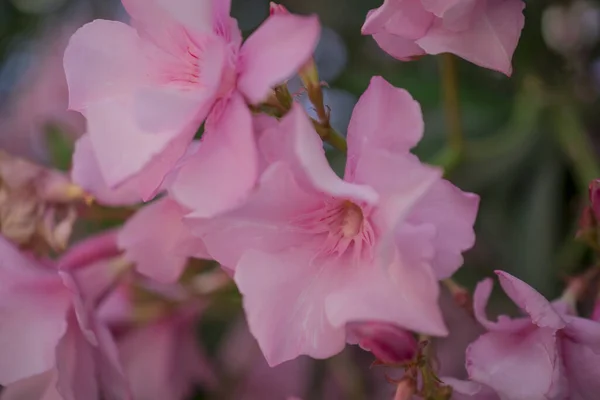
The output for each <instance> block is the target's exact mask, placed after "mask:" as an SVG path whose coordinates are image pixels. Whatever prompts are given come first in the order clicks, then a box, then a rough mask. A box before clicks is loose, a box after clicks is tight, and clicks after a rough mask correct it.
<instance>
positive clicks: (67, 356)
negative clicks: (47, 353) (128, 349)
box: [56, 314, 131, 400]
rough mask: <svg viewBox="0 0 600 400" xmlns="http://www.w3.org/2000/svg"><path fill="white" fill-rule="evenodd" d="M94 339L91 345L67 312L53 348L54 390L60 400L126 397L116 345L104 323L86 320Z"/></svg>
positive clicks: (115, 399) (117, 399) (114, 399)
mask: <svg viewBox="0 0 600 400" xmlns="http://www.w3.org/2000/svg"><path fill="white" fill-rule="evenodd" d="M89 327H90V329H92V330H93V331H94V335H95V337H97V338H98V342H97V344H96V345H95V346H93V345H91V344H90V342H89V341H88V340H87V338H86V335H84V334H82V331H81V330H80V328H79V326H78V322H77V319H76V317H75V316H74V315H73V314H71V317H70V319H69V329H68V330H67V333H66V334H65V336H64V337H63V338H62V339H61V342H60V344H59V345H58V347H57V349H56V358H57V364H56V368H57V370H58V384H57V388H58V391H59V392H60V393H61V395H62V396H63V399H64V400H79V399H86V400H87V399H90V400H96V399H106V400H126V399H130V398H131V397H130V395H129V389H128V386H127V383H126V381H125V376H124V375H123V371H122V369H121V365H120V362H119V360H118V354H117V349H116V347H115V344H114V342H113V339H112V337H111V335H110V333H109V332H108V330H107V329H106V327H104V326H102V325H100V324H98V322H97V321H96V320H95V319H92V320H90V326H89Z"/></svg>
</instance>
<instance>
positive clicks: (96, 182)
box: [71, 134, 141, 206]
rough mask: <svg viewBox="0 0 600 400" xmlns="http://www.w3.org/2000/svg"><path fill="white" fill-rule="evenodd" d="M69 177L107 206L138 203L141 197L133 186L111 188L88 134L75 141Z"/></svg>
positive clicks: (95, 199)
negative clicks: (105, 178)
mask: <svg viewBox="0 0 600 400" xmlns="http://www.w3.org/2000/svg"><path fill="white" fill-rule="evenodd" d="M71 179H73V182H75V183H76V184H78V185H79V186H81V187H82V188H83V189H84V190H85V191H86V192H87V193H89V194H91V195H92V196H94V201H96V202H98V203H100V204H104V205H108V206H126V205H132V204H135V203H139V202H140V201H141V198H140V196H139V194H138V191H137V190H136V189H135V187H131V186H130V185H127V184H126V185H122V186H119V187H117V188H115V189H111V188H109V187H108V185H107V184H106V181H105V180H104V177H103V176H102V172H101V171H100V166H99V165H98V160H97V159H96V154H94V149H93V147H92V142H91V140H90V137H89V135H88V134H85V135H83V136H82V137H81V138H79V140H77V142H76V143H75V153H74V154H73V169H72V170H71Z"/></svg>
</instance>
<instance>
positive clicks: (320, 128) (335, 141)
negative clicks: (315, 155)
mask: <svg viewBox="0 0 600 400" xmlns="http://www.w3.org/2000/svg"><path fill="white" fill-rule="evenodd" d="M313 126H314V127H315V130H316V131H317V133H318V134H319V136H321V139H322V140H323V141H324V142H327V143H329V144H330V145H332V146H333V147H334V148H336V149H338V150H339V151H341V152H342V153H344V154H346V153H347V152H348V143H347V142H346V139H345V138H344V137H343V136H342V135H341V134H339V133H337V132H336V130H335V129H333V128H332V127H331V126H330V125H329V124H327V125H323V124H322V123H320V122H319V121H315V120H313Z"/></svg>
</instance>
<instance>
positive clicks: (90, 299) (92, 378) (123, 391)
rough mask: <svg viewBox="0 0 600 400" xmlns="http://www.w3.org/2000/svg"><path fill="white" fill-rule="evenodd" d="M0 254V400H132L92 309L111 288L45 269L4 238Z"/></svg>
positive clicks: (110, 344)
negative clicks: (3, 388)
mask: <svg viewBox="0 0 600 400" xmlns="http://www.w3.org/2000/svg"><path fill="white" fill-rule="evenodd" d="M0 254H2V257H1V258H0V259H1V261H0V275H2V276H1V279H0V298H1V299H0V303H1V305H0V314H1V315H0V317H1V319H2V321H3V322H2V327H1V328H0V344H1V347H2V348H1V349H0V351H1V352H2V354H4V357H3V358H2V359H3V360H4V362H3V363H0V383H2V384H3V385H8V389H7V390H6V392H3V394H2V399H3V400H6V399H19V398H23V396H26V398H28V399H35V398H36V397H35V396H39V398H40V399H54V398H57V399H58V398H60V399H63V400H78V399H90V400H94V399H99V398H100V395H101V394H103V396H104V397H103V398H106V399H110V400H117V399H128V398H129V395H128V389H127V385H126V381H125V379H124V375H123V371H122V370H121V366H120V364H119V361H118V356H117V352H116V347H115V345H114V342H113V341H112V337H111V336H110V334H109V333H108V331H107V329H106V327H105V326H104V325H103V324H101V323H100V322H99V321H98V320H97V318H96V315H95V313H94V310H93V307H94V304H95V302H96V299H97V298H98V296H99V295H100V294H101V293H102V292H103V291H104V290H105V284H106V283H107V281H105V280H102V279H101V280H93V281H89V280H88V281H87V282H84V281H83V280H85V277H86V276H89V275H87V274H81V275H79V273H80V272H83V271H84V270H79V269H78V270H77V271H73V272H66V271H58V270H56V269H54V268H52V267H51V266H47V265H46V264H41V263H39V262H37V261H36V260H34V259H33V258H29V257H28V256H26V255H24V254H21V253H20V252H19V251H18V250H17V249H16V248H15V247H13V246H12V245H11V244H10V243H8V242H7V241H6V240H5V239H4V238H2V237H0ZM96 266H97V267H99V268H101V269H102V270H103V271H106V270H107V266H106V265H105V264H96ZM89 268H95V267H93V266H90V267H89ZM94 276H95V277H97V276H98V275H97V274H94ZM54 387H55V388H54ZM56 391H58V393H56ZM26 394H27V395H26ZM59 394H60V395H59Z"/></svg>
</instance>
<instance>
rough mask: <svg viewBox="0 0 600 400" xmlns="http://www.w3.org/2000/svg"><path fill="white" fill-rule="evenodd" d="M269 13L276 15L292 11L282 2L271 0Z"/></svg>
mask: <svg viewBox="0 0 600 400" xmlns="http://www.w3.org/2000/svg"><path fill="white" fill-rule="evenodd" d="M269 13H270V14H271V15H275V14H289V13H290V12H289V11H288V9H287V8H285V6H282V5H281V4H277V3H275V2H271V4H269Z"/></svg>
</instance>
